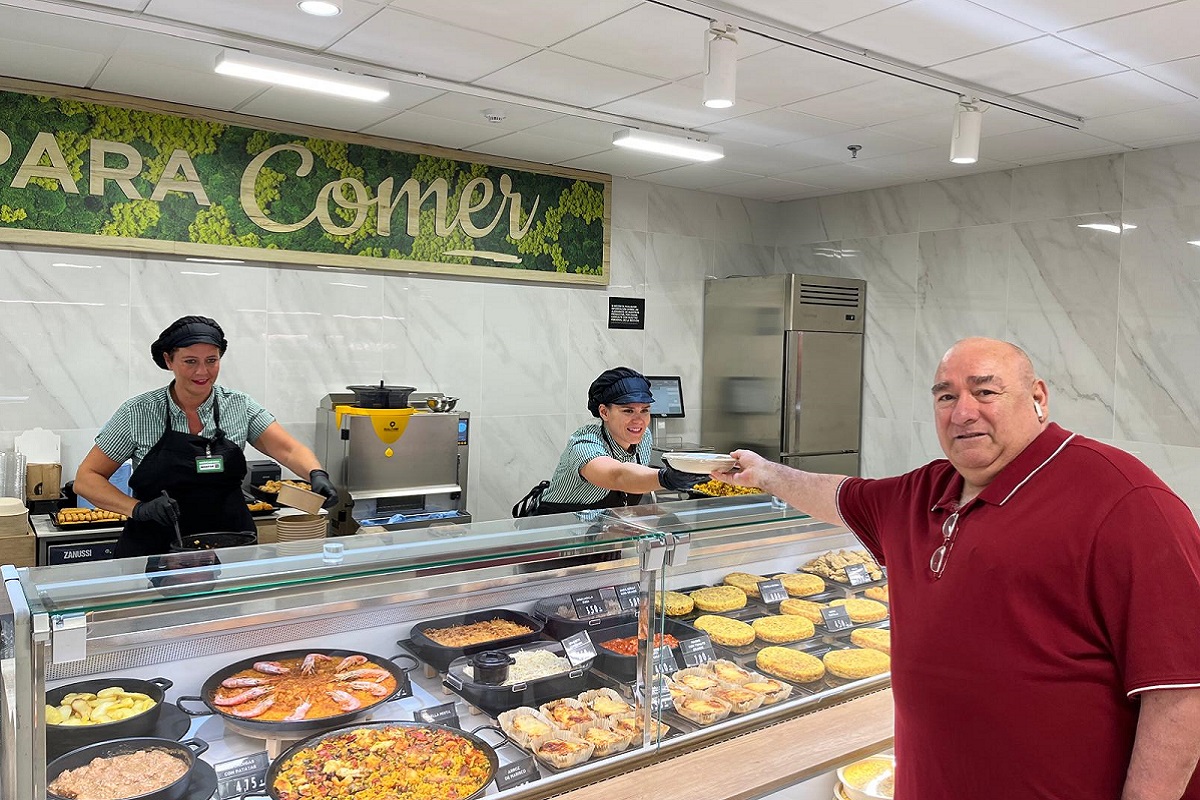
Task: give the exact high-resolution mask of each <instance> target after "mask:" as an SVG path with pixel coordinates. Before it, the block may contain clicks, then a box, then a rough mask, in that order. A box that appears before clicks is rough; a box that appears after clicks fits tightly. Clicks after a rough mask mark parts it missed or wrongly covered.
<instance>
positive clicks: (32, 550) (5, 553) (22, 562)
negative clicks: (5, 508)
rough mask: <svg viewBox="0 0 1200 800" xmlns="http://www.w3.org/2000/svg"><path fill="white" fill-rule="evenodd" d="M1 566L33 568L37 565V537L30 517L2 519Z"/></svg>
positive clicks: (0, 521) (0, 529)
mask: <svg viewBox="0 0 1200 800" xmlns="http://www.w3.org/2000/svg"><path fill="white" fill-rule="evenodd" d="M0 523H3V524H2V525H0V564H13V565H14V566H18V567H32V566H34V565H35V564H36V563H37V537H36V536H34V535H33V526H32V525H30V524H29V518H28V517H0Z"/></svg>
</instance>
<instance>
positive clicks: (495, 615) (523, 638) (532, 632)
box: [397, 608, 545, 672]
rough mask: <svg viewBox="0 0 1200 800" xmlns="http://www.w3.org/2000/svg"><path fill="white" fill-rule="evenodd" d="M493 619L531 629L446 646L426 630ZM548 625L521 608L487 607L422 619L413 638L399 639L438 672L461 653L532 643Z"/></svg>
mask: <svg viewBox="0 0 1200 800" xmlns="http://www.w3.org/2000/svg"><path fill="white" fill-rule="evenodd" d="M492 619H503V620H507V621H509V622H515V623H517V624H518V625H524V626H525V627H527V628H529V633H523V634H521V635H519V636H509V637H507V638H505V639H495V640H493V641H490V642H480V643H479V644H473V645H468V646H466V647H446V646H445V645H440V644H438V643H437V642H435V641H433V640H432V639H430V638H429V637H428V636H426V635H425V633H424V632H425V631H427V630H429V629H431V628H451V627H454V626H455V625H470V624H472V623H475V622H486V621H488V620H492ZM544 627H545V625H544V623H543V622H542V621H541V620H538V619H534V618H533V617H531V616H529V615H528V614H524V613H522V612H520V611H511V610H509V609H507V608H485V609H483V610H482V611H473V612H471V613H470V614H456V615H455V616H453V617H442V618H441V619H432V620H429V621H427V622H418V623H417V624H416V625H414V626H413V628H412V632H411V634H410V637H411V638H409V639H408V640H405V641H400V642H397V644H399V645H400V646H401V647H403V648H405V649H407V650H410V651H411V652H412V654H413V655H415V656H416V657H417V658H419V659H421V660H422V661H424V662H425V663H426V664H428V665H429V666H431V667H433V668H434V669H436V670H437V671H438V672H445V671H446V669H447V667H449V666H450V662H451V661H453V660H454V659H456V658H459V657H460V656H469V655H473V654H474V653H482V652H483V651H484V650H500V649H503V648H505V647H511V646H512V645H517V644H524V643H525V642H532V641H534V640H535V639H537V638H538V637H540V636H541V635H542V629H543V628H544Z"/></svg>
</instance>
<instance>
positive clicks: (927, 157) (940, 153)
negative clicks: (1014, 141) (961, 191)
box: [863, 144, 1015, 180]
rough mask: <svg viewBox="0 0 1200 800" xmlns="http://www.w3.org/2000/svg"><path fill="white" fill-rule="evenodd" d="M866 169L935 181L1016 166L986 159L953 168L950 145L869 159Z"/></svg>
mask: <svg viewBox="0 0 1200 800" xmlns="http://www.w3.org/2000/svg"><path fill="white" fill-rule="evenodd" d="M863 166H865V167H866V168H867V169H871V170H874V171H876V172H879V173H881V174H884V175H893V176H896V177H907V178H909V179H913V180H934V179H938V178H953V177H956V176H959V175H967V174H973V173H975V172H994V171H997V170H1002V169H1008V168H1009V167H1012V166H1015V165H1014V164H1010V163H1006V162H1003V161H995V160H992V159H987V158H981V159H979V160H978V161H976V162H975V163H974V164H951V163H950V146H949V144H947V145H946V146H945V147H931V148H929V149H928V150H917V151H915V152H912V153H897V154H896V155H892V156H883V157H881V158H869V159H866V160H865V161H863Z"/></svg>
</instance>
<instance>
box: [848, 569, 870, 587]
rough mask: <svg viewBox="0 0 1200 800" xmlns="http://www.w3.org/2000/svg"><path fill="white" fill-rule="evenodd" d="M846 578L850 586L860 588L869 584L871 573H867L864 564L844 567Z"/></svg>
mask: <svg viewBox="0 0 1200 800" xmlns="http://www.w3.org/2000/svg"><path fill="white" fill-rule="evenodd" d="M846 577H847V578H848V579H849V580H850V585H851V586H862V585H863V584H864V583H870V582H871V573H869V572H867V565H866V564H851V565H850V566H848V567H846Z"/></svg>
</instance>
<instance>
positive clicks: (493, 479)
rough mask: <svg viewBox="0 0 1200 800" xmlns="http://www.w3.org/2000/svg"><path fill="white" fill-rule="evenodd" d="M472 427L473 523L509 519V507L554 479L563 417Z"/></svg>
mask: <svg viewBox="0 0 1200 800" xmlns="http://www.w3.org/2000/svg"><path fill="white" fill-rule="evenodd" d="M471 423H472V426H473V427H474V437H475V440H474V442H472V444H471V464H470V477H469V480H470V485H469V487H468V491H467V505H468V508H469V509H470V511H471V514H472V516H473V517H474V518H475V519H476V520H480V521H482V520H489V519H511V518H512V507H513V505H515V504H516V502H517V501H518V500H520V499H521V498H522V497H523V496H524V495H525V493H526V492H528V491H529V490H530V489H531V488H533V486H534V485H536V484H537V483H538V481H543V480H547V479H549V478H550V476H551V475H553V474H554V468H555V467H556V466H557V465H558V459H559V456H560V455H561V453H562V450H563V448H564V447H565V446H566V444H567V440H566V437H565V436H564V435H563V431H564V429H565V423H564V417H563V416H562V415H558V414H546V415H534V416H485V417H478V418H477V417H474V416H473V417H472V420H471ZM572 430H573V429H572Z"/></svg>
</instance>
